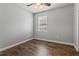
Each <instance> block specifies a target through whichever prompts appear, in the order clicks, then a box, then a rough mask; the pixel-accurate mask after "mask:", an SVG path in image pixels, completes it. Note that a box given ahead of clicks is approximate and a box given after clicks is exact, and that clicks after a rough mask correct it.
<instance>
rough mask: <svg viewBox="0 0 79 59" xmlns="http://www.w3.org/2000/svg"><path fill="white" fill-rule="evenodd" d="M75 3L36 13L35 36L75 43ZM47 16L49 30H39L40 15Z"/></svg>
mask: <svg viewBox="0 0 79 59" xmlns="http://www.w3.org/2000/svg"><path fill="white" fill-rule="evenodd" d="M73 8H74V7H73V5H69V6H64V7H59V8H55V9H52V10H48V11H45V12H41V13H36V14H34V38H42V39H48V40H54V41H61V42H67V43H73V40H74V39H73V14H74V9H73ZM39 16H47V19H48V25H47V26H48V28H47V32H38V31H37V29H38V24H37V22H38V17H39Z"/></svg>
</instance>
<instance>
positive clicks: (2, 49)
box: [0, 38, 32, 51]
mask: <svg viewBox="0 0 79 59" xmlns="http://www.w3.org/2000/svg"><path fill="white" fill-rule="evenodd" d="M30 40H32V38H31V39H27V40H24V41H21V42H18V43H15V44H12V45H10V46H7V47H4V48H1V49H0V51H4V50H6V49H9V48H12V47H14V46H17V45H20V44H22V43H25V42H27V41H30Z"/></svg>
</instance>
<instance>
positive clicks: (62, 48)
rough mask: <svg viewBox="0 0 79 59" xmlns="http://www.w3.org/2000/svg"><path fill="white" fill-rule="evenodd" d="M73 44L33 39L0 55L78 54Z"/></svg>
mask: <svg viewBox="0 0 79 59" xmlns="http://www.w3.org/2000/svg"><path fill="white" fill-rule="evenodd" d="M78 55H79V53H77V52H76V50H75V48H74V47H73V46H69V45H64V44H58V43H52V42H47V41H42V40H36V39H33V40H31V41H28V42H26V43H23V44H20V45H18V46H15V47H13V48H10V49H7V50H5V51H3V52H1V56H78Z"/></svg>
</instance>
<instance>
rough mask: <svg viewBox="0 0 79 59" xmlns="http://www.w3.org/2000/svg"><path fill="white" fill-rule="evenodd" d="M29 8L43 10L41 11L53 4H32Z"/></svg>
mask: <svg viewBox="0 0 79 59" xmlns="http://www.w3.org/2000/svg"><path fill="white" fill-rule="evenodd" d="M27 6H29V7H30V6H33V8H36V9H38V10H41V9H44V8H46V7H49V6H51V4H50V3H31V4H28V5H27Z"/></svg>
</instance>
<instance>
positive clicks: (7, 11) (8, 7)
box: [0, 3, 33, 49]
mask: <svg viewBox="0 0 79 59" xmlns="http://www.w3.org/2000/svg"><path fill="white" fill-rule="evenodd" d="M32 33H33V15H32V13H30V12H28V11H26V10H25V9H22V8H20V7H19V6H17V5H16V4H8V3H7V4H6V3H5V4H3V3H2V4H0V49H1V48H4V47H7V46H9V45H12V44H15V43H17V42H20V41H24V40H27V39H29V38H32V36H33V34H32Z"/></svg>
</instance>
